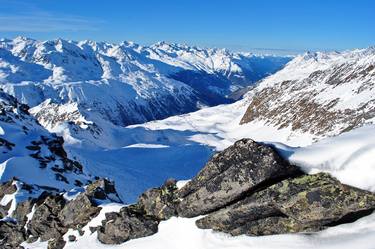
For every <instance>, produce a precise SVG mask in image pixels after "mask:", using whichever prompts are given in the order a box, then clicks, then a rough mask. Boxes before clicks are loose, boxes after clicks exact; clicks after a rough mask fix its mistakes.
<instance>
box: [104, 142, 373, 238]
mask: <svg viewBox="0 0 375 249" xmlns="http://www.w3.org/2000/svg"><path fill="white" fill-rule="evenodd" d="M240 166H241V167H240ZM271 166H272V167H271ZM230 167H239V168H238V170H237V171H236V172H235V173H234V174H229V172H231V171H230V170H229V168H230ZM278 167H279V168H280V167H282V168H283V169H284V170H285V172H284V174H282V175H277V174H276V173H275V172H277V169H278ZM224 169H226V170H224ZM240 169H242V170H240ZM249 172H252V173H254V175H257V174H260V172H263V173H264V174H266V175H268V177H264V178H263V179H264V180H263V181H259V182H258V183H256V184H254V186H253V188H241V186H246V185H245V183H247V182H249V181H250V180H249V174H250V173H249ZM250 175H251V174H250ZM228 176H231V177H230V178H228ZM213 182H214V183H215V185H213V184H212V183H213ZM168 186H169V187H168ZM208 186H211V187H208ZM233 188H236V189H237V191H241V190H242V192H241V194H238V195H236V194H235V193H234V194H233V193H232V192H231V191H233ZM207 189H209V190H210V192H206V191H207ZM202 193H205V195H203V194H202ZM163 195H164V196H166V197H167V198H163ZM232 195H233V196H235V198H233V197H232ZM178 196H179V197H182V198H178ZM166 208H167V210H168V213H169V214H170V215H179V216H188V217H195V216H199V215H201V214H207V216H205V217H203V218H201V219H199V220H197V222H196V224H197V226H198V227H199V228H203V229H214V230H217V231H222V232H226V233H230V234H232V235H241V234H247V235H269V234H281V233H296V232H315V231H319V230H322V229H324V228H327V227H329V226H334V225H338V224H342V223H347V222H352V221H354V220H356V219H359V218H361V217H363V216H366V215H368V214H370V213H371V212H372V211H373V210H374V209H375V195H374V194H373V193H371V192H367V191H363V190H360V189H357V188H354V187H350V186H347V185H343V184H341V183H340V182H339V181H337V180H336V179H335V178H333V177H331V176H329V175H328V174H325V173H319V174H315V175H304V174H303V173H302V172H301V171H299V169H298V168H296V167H294V166H292V165H289V164H288V163H287V162H283V161H282V160H281V159H280V158H279V156H278V155H277V153H276V152H275V151H274V150H273V149H272V148H271V147H269V146H268V145H264V144H259V143H256V142H254V141H252V140H248V139H243V140H240V141H238V142H237V143H235V144H234V145H233V146H231V147H229V148H228V149H227V150H225V151H223V152H220V153H218V154H217V155H216V156H214V157H213V158H212V159H211V160H210V161H209V162H208V163H207V165H206V166H205V167H204V168H203V169H202V171H201V172H200V173H199V174H198V175H197V177H195V178H194V179H193V180H192V181H190V182H189V183H187V185H185V187H183V188H182V189H180V190H177V189H176V187H175V185H174V183H173V182H171V181H169V183H166V184H165V185H164V186H162V187H161V188H157V189H151V190H149V191H146V192H145V193H144V194H143V195H141V197H140V198H139V201H138V203H137V204H134V205H131V206H129V207H126V208H123V209H122V210H121V211H120V212H119V213H110V214H108V215H107V218H106V220H104V221H103V222H102V226H101V227H99V228H97V229H98V237H99V240H100V241H102V242H103V243H109V244H118V243H122V242H125V241H127V240H129V239H132V238H139V237H142V236H147V235H150V234H153V233H156V232H157V224H158V223H159V222H160V221H161V220H164V219H165V218H166V217H165V216H164V215H162V216H160V214H161V211H163V210H165V209H166Z"/></svg>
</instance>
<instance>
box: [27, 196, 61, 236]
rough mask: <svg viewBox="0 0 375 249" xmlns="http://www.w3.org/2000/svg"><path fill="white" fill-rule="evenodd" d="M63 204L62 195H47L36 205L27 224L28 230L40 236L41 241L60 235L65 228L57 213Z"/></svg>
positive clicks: (33, 234)
mask: <svg viewBox="0 0 375 249" xmlns="http://www.w3.org/2000/svg"><path fill="white" fill-rule="evenodd" d="M65 204H66V201H65V199H64V197H63V196H62V195H48V196H47V197H46V198H45V199H44V201H42V202H41V203H40V204H39V205H37V207H36V209H35V212H34V215H33V217H32V218H31V220H30V222H29V223H28V224H27V229H28V232H29V233H30V234H31V235H32V236H34V237H40V239H41V240H42V241H47V240H49V239H52V238H59V237H61V236H62V235H63V234H64V233H66V231H67V228H66V227H64V226H63V224H61V221H60V219H59V218H58V214H59V213H60V211H61V210H62V209H63V208H64V206H65Z"/></svg>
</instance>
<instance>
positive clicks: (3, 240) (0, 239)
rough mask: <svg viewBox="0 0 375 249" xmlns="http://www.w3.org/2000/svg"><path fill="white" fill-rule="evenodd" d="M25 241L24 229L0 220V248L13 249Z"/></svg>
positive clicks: (10, 222)
mask: <svg viewBox="0 0 375 249" xmlns="http://www.w3.org/2000/svg"><path fill="white" fill-rule="evenodd" d="M25 240H26V232H25V229H24V228H23V227H22V226H20V225H18V224H16V223H14V222H12V221H1V220H0V248H3V249H13V248H18V247H19V245H20V244H21V243H22V242H23V241H25Z"/></svg>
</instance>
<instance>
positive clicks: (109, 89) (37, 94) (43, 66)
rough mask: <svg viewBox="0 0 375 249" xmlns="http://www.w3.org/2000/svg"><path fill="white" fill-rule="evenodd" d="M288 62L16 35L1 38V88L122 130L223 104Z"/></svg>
mask: <svg viewBox="0 0 375 249" xmlns="http://www.w3.org/2000/svg"><path fill="white" fill-rule="evenodd" d="M290 59H291V58H290V57H274V56H255V55H249V54H240V53H230V52H228V51H226V50H219V49H200V48H195V47H188V46H183V45H175V44H171V45H168V44H166V43H163V44H162V43H159V44H155V45H152V46H140V45H138V44H135V43H131V42H123V43H121V44H111V43H104V42H94V41H81V42H74V41H66V40H62V39H57V40H51V41H43V42H42V41H36V40H32V39H27V38H23V37H17V38H15V39H14V40H7V39H2V40H0V83H1V85H2V88H3V89H4V90H5V91H6V92H8V93H10V94H12V95H14V96H15V97H17V99H19V100H20V101H22V102H23V103H25V104H28V105H30V106H31V107H34V106H37V105H39V104H40V103H42V102H43V101H46V100H47V99H51V100H50V101H49V102H50V103H52V104H59V105H60V104H66V103H76V104H77V108H78V110H79V112H80V113H81V114H82V115H83V116H84V117H88V116H90V115H96V116H100V117H101V118H102V119H105V120H109V121H111V122H112V123H114V124H116V125H122V126H123V125H128V124H134V123H143V122H146V121H149V120H155V119H162V118H166V117H168V116H171V115H176V114H181V113H187V112H191V111H194V110H197V109H199V108H201V107H202V106H212V105H217V104H221V103H229V102H231V101H232V100H231V99H230V98H229V97H228V95H230V94H231V93H232V92H233V91H235V90H237V89H239V88H241V87H243V86H248V85H251V84H253V83H254V82H255V81H256V80H258V79H260V78H263V77H265V76H268V75H269V74H271V73H273V72H275V71H277V70H278V69H280V68H281V67H282V66H283V65H284V64H285V63H287V62H288V61H289V60H290ZM44 106H45V107H46V108H47V107H48V106H46V105H44Z"/></svg>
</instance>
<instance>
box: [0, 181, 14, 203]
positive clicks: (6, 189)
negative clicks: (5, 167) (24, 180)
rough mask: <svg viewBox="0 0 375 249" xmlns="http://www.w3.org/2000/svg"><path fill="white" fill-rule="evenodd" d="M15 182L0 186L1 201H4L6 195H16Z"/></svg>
mask: <svg viewBox="0 0 375 249" xmlns="http://www.w3.org/2000/svg"><path fill="white" fill-rule="evenodd" d="M14 180H15V179H11V180H9V181H7V182H5V183H3V184H1V185H0V199H2V198H3V197H4V196H5V195H11V194H14V193H15V192H16V191H17V187H16V185H14V184H13V181H14Z"/></svg>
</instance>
